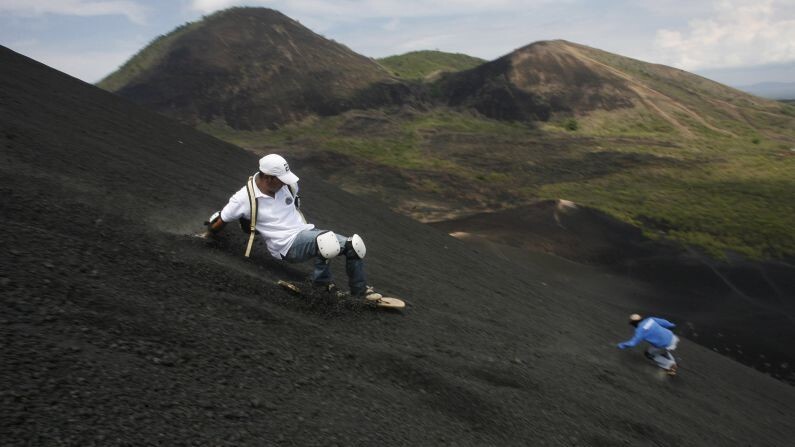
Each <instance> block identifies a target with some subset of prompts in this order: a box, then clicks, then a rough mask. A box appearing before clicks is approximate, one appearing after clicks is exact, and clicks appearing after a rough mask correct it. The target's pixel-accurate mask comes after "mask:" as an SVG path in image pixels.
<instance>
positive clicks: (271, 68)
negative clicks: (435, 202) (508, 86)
mask: <svg viewBox="0 0 795 447" xmlns="http://www.w3.org/2000/svg"><path fill="white" fill-rule="evenodd" d="M98 86H99V87H102V88H104V89H106V90H110V91H113V92H116V93H118V94H120V95H121V96H125V97H127V98H130V99H132V100H134V101H135V102H138V103H139V104H142V105H146V106H148V107H151V108H153V109H155V110H157V111H160V112H163V113H166V114H168V115H172V116H175V117H177V118H179V119H180V120H182V121H185V122H188V123H192V124H196V123H198V122H213V121H222V122H224V123H226V124H228V125H229V126H231V127H233V128H236V129H261V128H265V127H270V126H273V125H279V124H282V123H285V122H289V121H295V120H300V119H302V118H304V117H305V116H307V115H310V114H317V115H330V114H336V113H339V112H342V111H344V110H348V109H351V108H359V107H367V106H369V105H370V104H372V103H376V104H388V103H390V102H391V101H392V100H393V99H394V98H395V96H396V95H395V94H394V92H393V91H392V90H393V89H400V87H401V86H400V85H399V84H398V83H396V82H395V80H394V78H393V77H392V75H391V74H390V73H389V72H388V71H387V70H386V69H384V68H383V67H381V66H380V65H379V64H378V63H376V62H375V61H373V60H372V59H370V58H367V57H364V56H361V55H359V54H357V53H355V52H353V51H351V50H350V49H348V48H347V47H345V46H343V45H341V44H338V43H336V42H333V41H331V40H328V39H325V38H323V37H322V36H319V35H317V34H315V33H314V32H312V31H310V30H309V29H307V28H306V27H304V26H302V25H301V24H300V23H298V22H296V21H295V20H292V19H290V18H289V17H287V16H285V15H283V14H281V13H279V12H277V11H274V10H270V9H265V8H231V9H228V10H224V11H221V12H218V13H215V14H213V15H211V16H208V17H206V18H205V19H204V20H202V21H199V22H195V23H190V24H187V25H184V26H182V27H180V28H178V29H176V30H174V31H173V32H171V33H169V34H168V35H166V36H162V37H161V38H159V39H157V40H155V41H154V42H153V43H152V44H150V45H149V46H147V47H146V48H144V49H143V50H141V51H140V52H139V53H138V54H137V55H136V56H134V57H133V58H132V59H131V60H130V61H129V62H128V63H126V64H125V65H123V66H122V67H121V68H120V69H119V70H117V71H116V72H114V73H112V74H110V75H109V76H108V77H106V78H105V79H103V80H102V81H100V82H99V83H98ZM404 96H406V95H404Z"/></svg>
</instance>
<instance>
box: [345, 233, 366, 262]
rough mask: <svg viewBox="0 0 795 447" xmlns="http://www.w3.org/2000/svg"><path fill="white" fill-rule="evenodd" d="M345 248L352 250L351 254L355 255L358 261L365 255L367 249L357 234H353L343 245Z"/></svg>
mask: <svg viewBox="0 0 795 447" xmlns="http://www.w3.org/2000/svg"><path fill="white" fill-rule="evenodd" d="M345 245H346V247H350V248H353V252H354V253H356V256H357V257H358V258H359V259H363V258H364V255H365V254H366V253H367V247H365V246H364V240H363V239H362V237H361V236H359V235H358V234H354V235H353V236H351V237H350V238H348V241H347V242H346V243H345Z"/></svg>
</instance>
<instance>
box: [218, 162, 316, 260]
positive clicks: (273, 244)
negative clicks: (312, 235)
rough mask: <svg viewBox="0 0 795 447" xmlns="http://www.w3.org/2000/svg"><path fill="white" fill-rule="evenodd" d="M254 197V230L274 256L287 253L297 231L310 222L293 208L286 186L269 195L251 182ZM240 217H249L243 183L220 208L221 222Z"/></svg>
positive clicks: (309, 228)
mask: <svg viewBox="0 0 795 447" xmlns="http://www.w3.org/2000/svg"><path fill="white" fill-rule="evenodd" d="M257 175H259V174H257ZM254 197H255V198H256V200H257V225H256V229H257V232H259V234H261V235H262V237H264V238H265V243H266V244H267V245H268V251H269V252H270V254H271V256H273V257H274V258H276V259H281V258H282V255H286V254H287V252H288V251H289V250H290V246H291V245H292V244H293V241H294V240H295V237H296V236H297V235H298V233H300V232H302V231H304V230H311V229H313V228H315V226H314V225H312V224H308V223H306V222H305V221H304V217H303V216H302V215H301V213H300V212H298V210H297V209H296V208H295V204H294V203H293V200H294V199H293V195H292V194H290V190H289V189H288V188H287V186H286V185H285V186H282V188H281V189H280V190H278V191H276V194H274V196H273V197H271V196H269V195H266V194H264V193H262V191H260V190H259V188H257V187H256V184H255V185H254ZM241 217H245V218H246V219H249V220H250V219H251V206H250V205H249V203H248V191H247V190H246V187H245V186H244V187H243V188H241V189H240V190H239V191H238V192H236V193H235V194H234V195H233V196H232V197H231V198H230V199H229V203H227V204H226V206H225V207H224V208H223V209H222V210H221V220H223V221H224V222H233V221H235V220H238V219H240V218H241Z"/></svg>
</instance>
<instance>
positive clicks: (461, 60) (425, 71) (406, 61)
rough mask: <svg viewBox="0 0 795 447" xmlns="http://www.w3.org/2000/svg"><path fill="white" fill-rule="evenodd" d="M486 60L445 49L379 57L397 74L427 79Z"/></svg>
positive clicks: (473, 65)
mask: <svg viewBox="0 0 795 447" xmlns="http://www.w3.org/2000/svg"><path fill="white" fill-rule="evenodd" d="M484 62H486V61H485V60H483V59H479V58H477V57H472V56H467V55H466V54H461V53H445V52H443V51H430V50H426V51H412V52H410V53H405V54H401V55H397V56H389V57H385V58H382V59H378V63H379V64H381V65H383V66H384V67H386V68H387V69H388V70H389V71H391V72H392V74H394V75H395V76H398V77H400V78H404V79H425V78H427V77H432V76H434V75H438V74H440V73H442V72H456V71H463V70H468V69H470V68H474V67H477V66H478V65H480V64H482V63H484Z"/></svg>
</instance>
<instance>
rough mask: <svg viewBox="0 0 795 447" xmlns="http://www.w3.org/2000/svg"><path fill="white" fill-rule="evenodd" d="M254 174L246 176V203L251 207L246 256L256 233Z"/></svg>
mask: <svg viewBox="0 0 795 447" xmlns="http://www.w3.org/2000/svg"><path fill="white" fill-rule="evenodd" d="M255 187H256V186H255V185H254V176H251V177H249V178H248V183H246V190H248V203H249V206H250V209H251V228H249V236H248V246H246V257H247V258H248V255H249V254H251V247H252V246H253V245H254V236H256V234H257V230H256V227H257V198H256V197H255V196H254V188H255Z"/></svg>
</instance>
